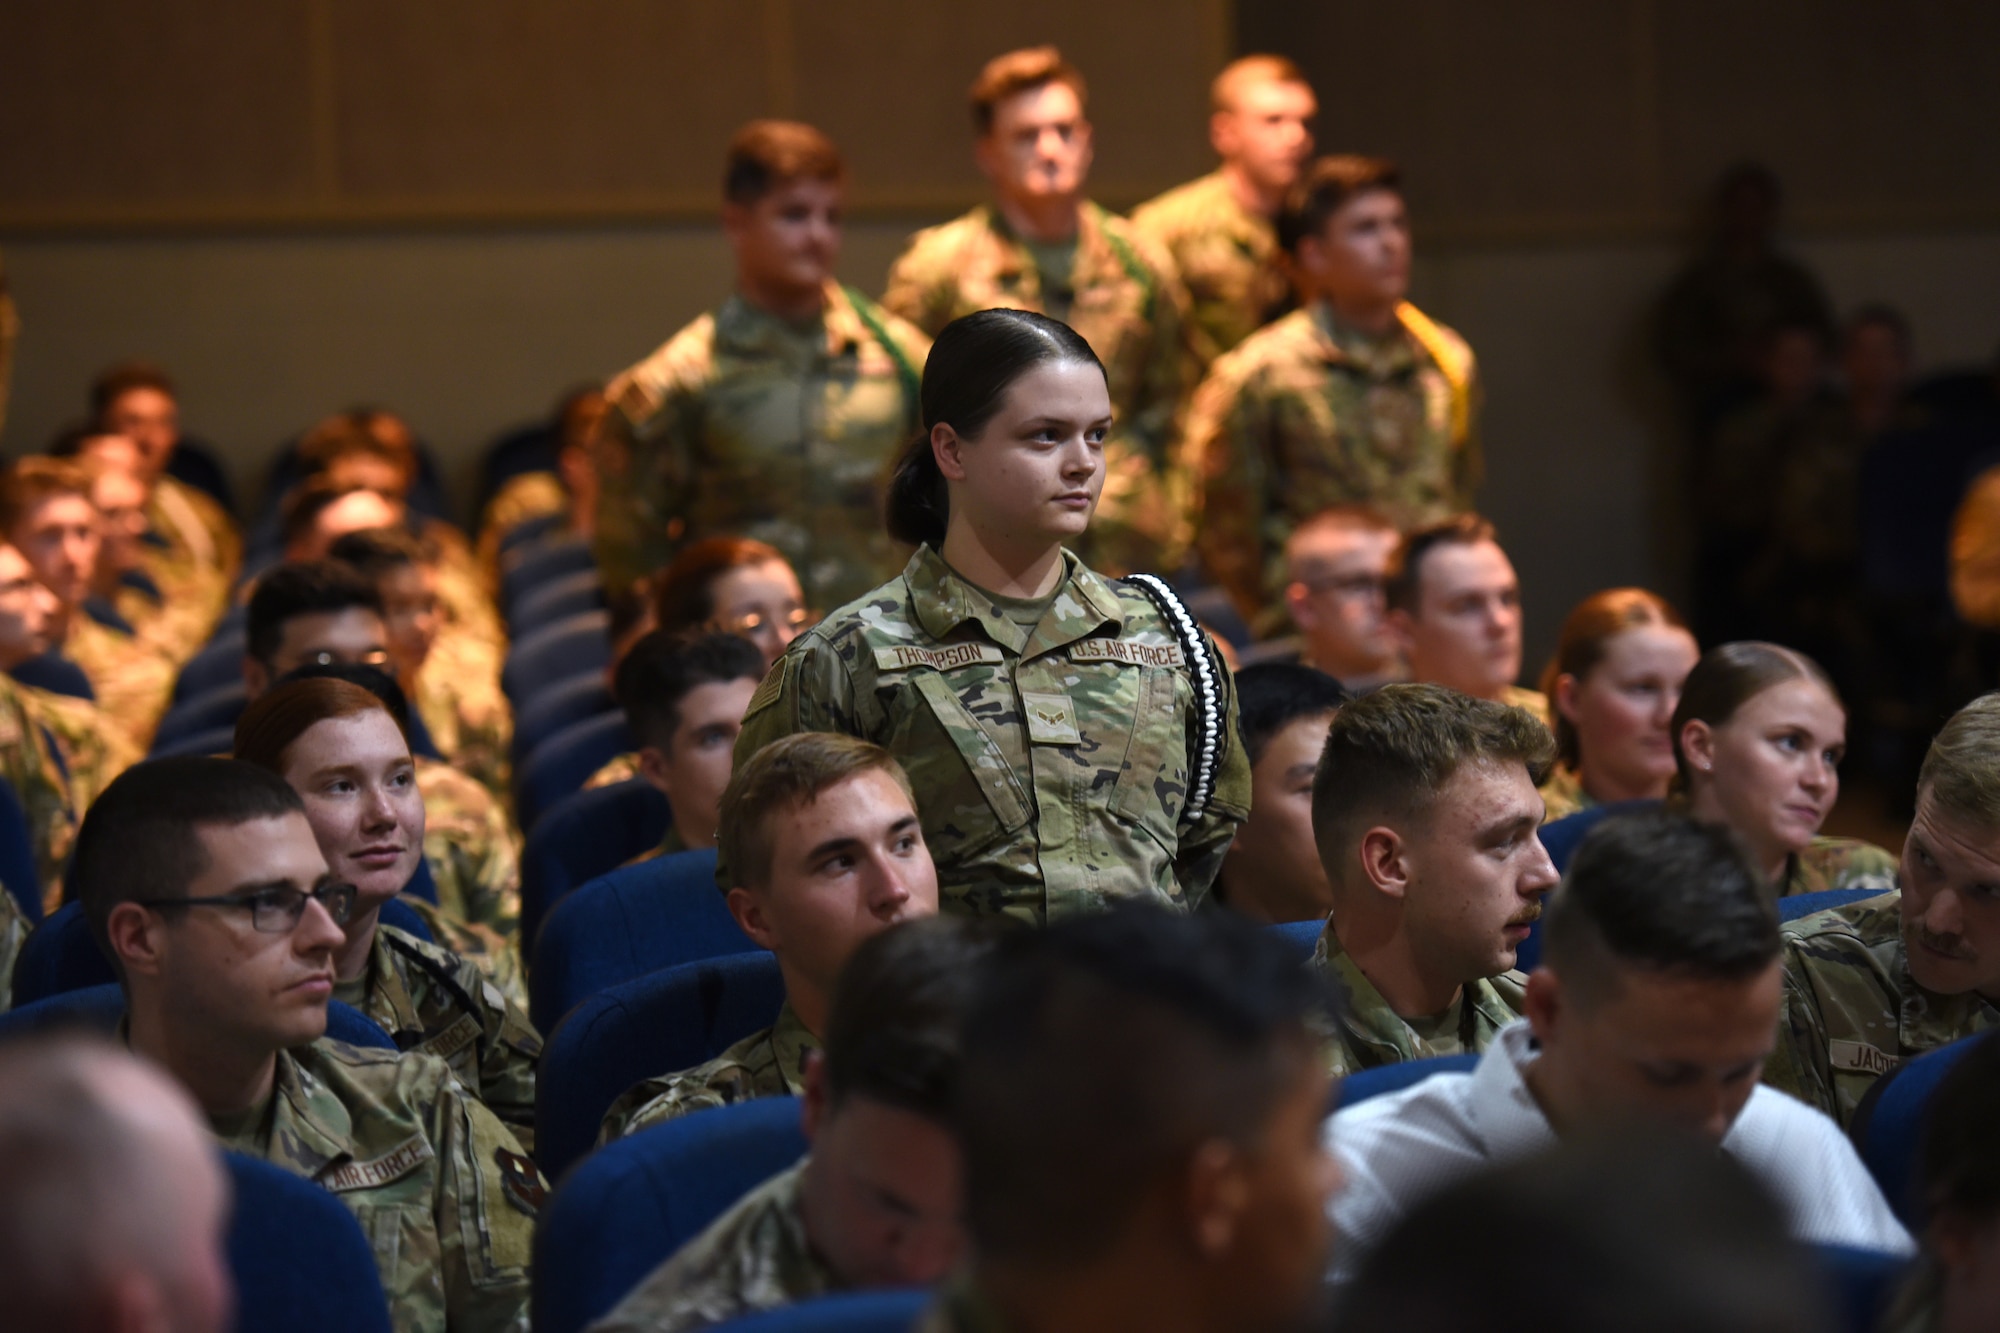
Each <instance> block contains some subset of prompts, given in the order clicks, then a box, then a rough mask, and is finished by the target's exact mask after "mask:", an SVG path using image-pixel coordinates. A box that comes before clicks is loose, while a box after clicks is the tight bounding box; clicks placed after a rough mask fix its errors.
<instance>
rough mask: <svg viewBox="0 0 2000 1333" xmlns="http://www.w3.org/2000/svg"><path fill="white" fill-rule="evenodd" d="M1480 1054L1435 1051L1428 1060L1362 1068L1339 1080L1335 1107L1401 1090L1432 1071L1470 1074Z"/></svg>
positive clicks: (1343, 1107)
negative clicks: (1439, 1053) (1453, 1053)
mask: <svg viewBox="0 0 2000 1333" xmlns="http://www.w3.org/2000/svg"><path fill="white" fill-rule="evenodd" d="M1478 1063H1479V1057H1478V1056H1477V1055H1473V1054H1470V1053H1468V1054H1465V1055H1436V1056H1432V1057H1431V1058H1430V1059H1428V1060H1405V1061H1403V1062H1402V1063H1401V1064H1393V1065H1377V1066H1375V1068H1373V1069H1362V1070H1357V1071H1356V1072H1354V1073H1352V1074H1349V1075H1348V1076H1347V1077H1346V1078H1344V1079H1342V1080H1340V1091H1339V1094H1338V1095H1337V1097H1336V1098H1335V1100H1334V1109H1335V1110H1345V1109H1346V1108H1347V1107H1350V1106H1354V1105H1357V1104H1359V1103H1361V1102H1365V1101H1367V1100H1368V1099H1369V1098H1370V1097H1380V1096H1382V1095H1383V1094H1384V1093H1389V1092H1401V1091H1402V1090H1403V1089H1404V1088H1407V1087H1411V1086H1413V1085H1415V1084H1418V1083H1421V1082H1423V1081H1424V1080H1425V1079H1427V1078H1429V1077H1430V1076H1431V1075H1432V1074H1469V1073H1471V1072H1472V1069H1473V1066H1474V1065H1477V1064H1478Z"/></svg>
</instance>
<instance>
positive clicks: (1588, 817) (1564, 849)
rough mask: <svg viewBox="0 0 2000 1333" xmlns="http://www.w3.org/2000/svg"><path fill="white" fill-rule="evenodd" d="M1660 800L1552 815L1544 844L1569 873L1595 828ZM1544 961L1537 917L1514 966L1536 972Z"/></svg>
mask: <svg viewBox="0 0 2000 1333" xmlns="http://www.w3.org/2000/svg"><path fill="white" fill-rule="evenodd" d="M1659 804H1660V803H1659V802H1658V801H1617V802H1614V803H1613V804H1611V805H1593V806H1591V807H1590V808H1589V809H1587V810H1579V811H1577V812H1576V813H1575V814H1573V815H1567V816H1565V817H1563V818H1562V819H1552V820H1550V821H1549V822H1548V823H1546V824H1544V825H1542V833H1541V836H1542V847H1543V848H1544V849H1545V850H1546V851H1547V852H1548V854H1549V860H1551V861H1553V862H1554V863H1555V867H1556V873H1557V874H1559V875H1567V874H1568V873H1569V862H1570V858H1571V857H1573V856H1575V855H1576V849H1577V848H1578V847H1579V846H1581V845H1582V843H1583V840H1584V837H1585V836H1586V835H1588V834H1589V832H1590V831H1591V830H1592V829H1594V828H1596V827H1597V826H1598V825H1599V824H1601V823H1603V822H1604V821H1605V820H1606V819H1608V818H1610V817H1611V816H1612V815H1617V814H1630V813H1631V812H1633V811H1635V810H1651V809H1653V808H1655V807H1656V806H1658V805H1659ZM1541 961H1542V923H1541V922H1540V921H1539V920H1537V921H1536V922H1535V924H1534V925H1532V926H1529V927H1528V938H1527V939H1525V940H1522V941H1521V943H1520V944H1519V945H1518V946H1517V947H1516V948H1515V950H1514V966H1515V967H1517V968H1519V969H1521V971H1523V972H1532V971H1534V970H1535V967H1536V965H1537V964H1539V963H1540V962H1541Z"/></svg>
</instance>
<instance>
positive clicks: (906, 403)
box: [840, 283, 923, 430]
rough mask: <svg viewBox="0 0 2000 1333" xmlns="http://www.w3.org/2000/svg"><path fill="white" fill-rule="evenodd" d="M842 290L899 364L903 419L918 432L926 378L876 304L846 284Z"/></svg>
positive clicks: (877, 339) (843, 284) (858, 315)
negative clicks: (878, 310) (911, 359)
mask: <svg viewBox="0 0 2000 1333" xmlns="http://www.w3.org/2000/svg"><path fill="white" fill-rule="evenodd" d="M840 290H841V291H843V292H845V293H846V294H847V301H848V304H850V305H852V306H853V307H854V313H855V315H856V317H858V318H859V319H860V320H861V322H862V323H863V324H864V325H866V326H867V328H868V331H869V332H870V333H872V334H874V335H875V341H876V342H878V343H881V344H882V350H883V351H885V352H887V353H888V354H889V359H890V360H891V361H893V362H895V363H896V378H897V379H899V380H901V381H902V382H903V416H904V418H905V419H906V420H907V421H908V422H909V423H910V429H912V430H915V429H916V425H917V422H918V420H919V419H920V414H921V413H922V411H923V377H922V376H920V375H918V374H917V368H916V367H915V366H913V365H911V364H910V358H909V357H908V356H906V355H905V354H904V352H903V348H902V344H900V343H898V342H897V341H896V340H895V339H894V338H892V337H890V336H889V326H888V325H887V324H884V323H883V322H882V317H881V316H880V315H878V314H876V313H875V307H874V305H873V303H871V302H870V301H869V299H868V298H867V297H865V296H863V295H862V294H861V293H860V292H858V291H856V290H854V288H852V287H849V286H848V285H847V284H846V283H842V284H841V286H840Z"/></svg>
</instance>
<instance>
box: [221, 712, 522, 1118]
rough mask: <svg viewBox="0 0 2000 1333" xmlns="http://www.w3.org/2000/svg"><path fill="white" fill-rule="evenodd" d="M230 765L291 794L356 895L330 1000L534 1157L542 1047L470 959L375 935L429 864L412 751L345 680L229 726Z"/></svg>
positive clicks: (390, 931) (384, 715) (386, 715)
mask: <svg viewBox="0 0 2000 1333" xmlns="http://www.w3.org/2000/svg"><path fill="white" fill-rule="evenodd" d="M235 753H236V757H237V758H238V759H240V760H242V761H243V762H245V763H248V764H252V765H254V766H256V767H258V768H261V769H263V770H265V771H266V772H269V773H275V774H277V775H278V776H279V777H281V778H283V779H284V780H285V781H286V782H289V783H290V784H291V785H292V788H293V790H295V791H297V792H298V793H299V798H300V800H302V801H303V802H304V803H305V814H306V819H307V822H308V823H310V824H311V826H312V831H313V835H314V836H315V837H316V838H318V839H319V848H320V854H321V855H323V856H324V857H325V858H326V861H327V864H328V865H329V866H331V867H332V869H333V873H334V874H335V875H337V876H338V877H339V878H340V879H342V880H343V881H345V882H346V883H348V884H351V885H353V886H354V890H355V900H354V907H353V912H352V914H351V915H350V916H349V917H348V919H347V920H346V921H345V922H343V923H342V930H343V933H344V934H345V936H346V941H345V943H344V944H342V945H341V946H340V947H339V948H338V949H336V950H335V951H334V957H333V962H334V976H335V979H336V986H335V989H334V997H335V998H336V999H339V1000H341V1001H343V1002H345V1003H347V1004H351V1005H353V1006H354V1007H355V1008H356V1009H359V1010H360V1011H361V1012H362V1013H365V1014H367V1015H368V1016H369V1017H370V1018H373V1019H374V1020H375V1021H376V1022H378V1023H380V1024H381V1025H382V1028H383V1030H384V1031H386V1032H388V1033H389V1035H390V1036H392V1037H394V1038H395V1040H396V1044H397V1045H398V1046H399V1047H401V1048H402V1049H404V1050H415V1051H426V1052H428V1053H430V1054H432V1055H435V1056H437V1057H438V1058H440V1059H442V1060H444V1061H445V1062H446V1063H447V1064H449V1065H451V1067H452V1071H453V1072H454V1073H456V1074H457V1075H458V1076H459V1080H460V1081H461V1082H462V1083H464V1084H465V1086H466V1089H467V1091H469V1092H471V1093H472V1095H474V1096H475V1097H478V1098H479V1099H480V1100H481V1101H483V1102H485V1103H486V1105H487V1108H488V1109H490V1110H491V1111H492V1112H493V1113H494V1114H495V1115H497V1116H499V1117H500V1118H501V1119H502V1120H503V1121H505V1122H506V1123H507V1124H508V1126H509V1127H510V1128H512V1129H513V1131H514V1134H515V1137H517V1138H518V1139H520V1140H521V1142H522V1143H523V1144H524V1145H526V1146H528V1147H530V1148H532V1147H533V1146H534V1132H535V1067H536V1064H537V1063H538V1061H539V1060H540V1058H541V1053H542V1042H541V1038H540V1036H538V1035H537V1034H536V1032H535V1029H534V1027H533V1025H531V1024H530V1023H529V1022H528V1017H527V1015H526V1014H525V1013H524V1012H523V1011H522V1009H521V1007H520V1006H519V1005H518V1004H516V1003H514V1002H512V1001H510V1000H509V999H508V998H507V996H506V995H505V994H504V993H502V992H501V991H500V989H499V988H498V987H496V986H495V985H494V984H493V983H492V982H491V981H489V980H487V979H486V978H485V977H484V976H482V975H481V972H480V969H479V968H478V966H477V965H476V964H475V963H474V961H473V960H471V959H467V958H462V957H460V956H459V955H458V954H456V953H454V952H452V951H451V950H450V949H448V948H443V947H440V946H439V945H437V944H433V943H430V942H429V941H426V940H422V939H418V938H417V937H415V936H413V935H410V934H406V933H405V932H403V931H401V930H398V929H396V928H395V927H394V926H386V925H382V924H381V923H380V922H379V920H378V916H379V913H380V910H381V907H382V904H383V903H385V902H388V901H389V900H390V899H391V898H394V897H395V896H396V895H398V894H399V893H401V892H403V890H404V889H405V888H406V887H408V885H409V883H410V880H411V878H412V877H413V876H414V875H415V874H416V873H417V867H418V865H419V863H420V862H421V860H422V858H423V854H424V799H423V794H422V792H421V791H419V790H418V788H417V780H416V771H415V765H414V763H413V761H412V760H411V758H410V745H409V741H408V739H407V738H406V737H405V736H404V734H403V731H402V729H401V727H400V726H398V724H397V721H396V718H395V715H394V714H392V713H391V712H390V711H389V709H388V707H387V706H386V705H385V704H384V703H383V702H382V700H381V699H380V698H378V697H377V696H376V695H374V694H373V693H371V692H370V691H368V690H366V689H364V688H362V687H361V686H360V685H356V684H354V683H352V682H350V681H345V680H334V679H326V678H318V679H305V680H289V679H288V680H284V681H280V682H279V683H278V684H277V685H275V686H273V687H272V688H271V689H270V690H269V691H267V692H266V693H264V694H262V695H260V696H259V697H258V698H257V701H256V702H255V703H253V704H251V705H250V707H249V708H247V709H245V710H244V712H243V716H242V717H241V718H240V719H238V720H237V723H236V751H235Z"/></svg>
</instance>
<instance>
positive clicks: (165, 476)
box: [90, 361, 243, 591]
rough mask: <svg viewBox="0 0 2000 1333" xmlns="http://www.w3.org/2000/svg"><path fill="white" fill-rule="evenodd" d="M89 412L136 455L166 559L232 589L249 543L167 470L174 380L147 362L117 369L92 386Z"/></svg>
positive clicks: (177, 433) (176, 397) (176, 417)
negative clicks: (126, 443) (163, 540)
mask: <svg viewBox="0 0 2000 1333" xmlns="http://www.w3.org/2000/svg"><path fill="white" fill-rule="evenodd" d="M90 410H91V416H92V418H93V419H94V422H95V425H96V428H97V429H98V430H100V431H104V432H106V433H108V434H112V435H122V436H124V437H125V438H126V439H128V440H130V441H131V442H132V444H133V445H134V447H135V448H136V449H137V450H138V454H139V458H138V475H139V479H140V480H141V481H143V482H144V483H145V484H146V488H147V490H148V492H149V494H148V496H147V501H146V509H147V517H148V518H149V519H150V520H151V522H152V529H153V531H154V533H156V534H157V535H158V536H160V537H161V538H163V539H165V542H166V546H165V547H164V551H165V554H166V556H167V559H168V560H169V561H170V562H172V563H175V564H178V565H186V566H190V567H192V568H194V569H197V570H200V571H202V572H204V573H206V574H208V575H210V576H212V577H213V579H214V580H215V582H216V583H217V585H218V586H219V587H221V588H222V589H223V590H225V591H226V590H227V588H228V585H229V583H230V581H231V580H233V579H234V578H235V577H236V573H237V570H238V569H239V568H241V566H242V563H243V538H242V535H241V534H240V533H239V532H238V531H237V529H236V520H234V519H233V518H231V517H230V516H229V514H228V512H227V511H226V510H224V509H223V507H222V505H221V504H220V503H219V502H217V501H216V500H215V499H214V498H213V497H212V496H210V495H209V494H208V493H207V492H205V491H202V490H200V489H199V488H197V487H194V486H190V485H188V484H187V483H186V482H184V481H181V480H180V479H179V478H177V477H175V476H173V475H171V474H170V473H169V472H168V471H167V468H168V466H169V465H170V464H171V463H172V462H173V461H174V451H175V450H176V449H177V448H179V446H180V442H181V411H180V394H179V393H178V391H177V390H176V389H175V388H174V384H173V381H172V380H170V379H168V378H167V376H166V374H165V373H164V372H163V371H161V370H160V368H159V367H158V366H153V365H148V364H147V363H145V362H143V361H128V362H125V363H124V364H122V365H116V366H113V367H111V368H110V369H109V370H107V371H105V372H104V373H103V374H102V375H100V376H98V377H97V382H96V383H94V384H92V385H91V386H90Z"/></svg>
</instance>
